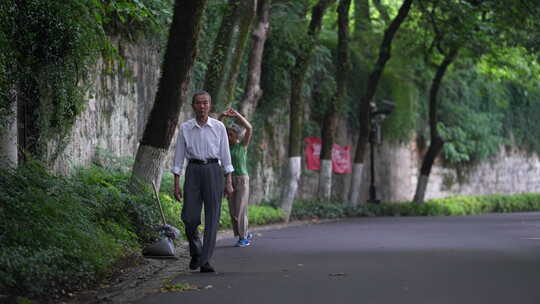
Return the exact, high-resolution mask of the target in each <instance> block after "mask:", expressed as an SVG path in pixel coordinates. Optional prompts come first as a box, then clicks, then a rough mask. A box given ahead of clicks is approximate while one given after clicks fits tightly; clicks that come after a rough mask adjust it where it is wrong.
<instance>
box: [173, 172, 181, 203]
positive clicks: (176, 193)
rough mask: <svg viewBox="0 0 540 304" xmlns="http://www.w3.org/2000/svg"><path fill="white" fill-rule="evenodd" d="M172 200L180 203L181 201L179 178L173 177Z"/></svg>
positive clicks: (177, 176)
mask: <svg viewBox="0 0 540 304" xmlns="http://www.w3.org/2000/svg"><path fill="white" fill-rule="evenodd" d="M173 191H174V198H175V199H176V200H177V201H179V202H181V201H182V191H180V176H179V175H176V174H175V175H174V190H173Z"/></svg>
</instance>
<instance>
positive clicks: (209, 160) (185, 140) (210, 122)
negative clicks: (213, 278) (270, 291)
mask: <svg viewBox="0 0 540 304" xmlns="http://www.w3.org/2000/svg"><path fill="white" fill-rule="evenodd" d="M211 106H212V103H211V97H210V94H209V93H207V92H205V91H199V92H196V93H195V94H194V95H193V100H192V103H191V107H192V108H193V111H194V112H195V119H191V120H188V121H186V122H184V123H182V124H181V125H180V129H179V130H178V138H177V140H176V150H175V154H174V164H173V168H172V170H171V171H172V173H173V174H174V197H175V198H176V200H178V201H181V200H182V192H181V191H180V185H179V183H180V174H181V172H182V169H183V165H184V160H187V167H186V173H185V179H184V197H183V199H184V205H183V207H182V221H183V222H184V225H185V228H186V237H187V239H188V241H189V254H190V256H191V261H190V263H189V268H190V269H191V270H196V269H198V268H200V271H201V272H215V270H214V268H213V266H212V265H211V264H210V259H211V258H212V253H213V251H214V247H215V244H216V236H217V229H218V225H219V217H220V211H221V199H222V196H223V191H224V190H225V192H226V194H227V195H232V193H233V186H232V177H231V173H232V172H233V171H234V169H233V166H232V164H231V154H230V151H229V143H228V137H227V131H226V129H225V126H224V125H223V123H222V122H220V121H219V120H216V119H214V118H212V117H209V116H208V114H209V113H210V109H211ZM224 175H225V183H224V180H223V179H224ZM203 206H204V239H203V242H201V239H200V237H199V233H198V229H197V228H198V227H199V225H200V224H201V211H202V207H203Z"/></svg>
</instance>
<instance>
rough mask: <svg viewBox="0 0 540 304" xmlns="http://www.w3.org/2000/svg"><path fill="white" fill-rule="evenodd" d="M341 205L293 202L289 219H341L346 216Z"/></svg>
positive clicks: (334, 203) (321, 202) (320, 202)
mask: <svg viewBox="0 0 540 304" xmlns="http://www.w3.org/2000/svg"><path fill="white" fill-rule="evenodd" d="M343 206H344V205H343V204H340V203H337V202H327V201H320V200H297V201H294V204H293V209H292V211H291V219H295V220H305V219H318V218H341V217H345V216H346V213H345V211H346V209H345V208H343Z"/></svg>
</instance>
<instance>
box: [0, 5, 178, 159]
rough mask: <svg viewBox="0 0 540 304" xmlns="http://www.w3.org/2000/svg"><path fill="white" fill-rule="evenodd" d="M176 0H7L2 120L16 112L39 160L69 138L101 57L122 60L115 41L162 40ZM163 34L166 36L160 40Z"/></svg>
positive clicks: (25, 142) (22, 139)
mask: <svg viewBox="0 0 540 304" xmlns="http://www.w3.org/2000/svg"><path fill="white" fill-rule="evenodd" d="M171 16H172V0H160V1H154V0H124V1H113V0H92V1H83V0H66V1H49V0H28V1H17V0H5V1H2V2H1V3H0V42H1V43H0V54H1V55H0V118H2V119H1V120H2V121H6V119H5V118H7V117H9V116H11V115H15V113H13V112H11V111H10V109H11V108H12V104H13V102H15V100H16V101H17V103H18V114H17V115H18V117H19V123H20V124H21V125H23V128H21V129H20V130H19V143H20V145H22V149H23V150H24V151H25V152H26V153H25V155H31V156H32V157H35V158H42V157H44V156H45V155H46V153H44V152H45V151H46V147H45V143H46V142H47V141H48V140H50V139H52V138H56V139H62V138H64V137H65V135H67V134H68V132H69V130H70V129H71V127H72V125H73V123H74V121H75V118H76V117H77V115H78V114H79V113H80V112H81V111H82V110H83V108H84V104H85V99H84V96H85V93H86V91H87V88H88V87H89V86H90V85H91V83H90V82H89V79H87V78H86V77H87V75H88V70H89V69H90V67H91V66H92V65H93V64H94V62H95V60H96V59H97V58H99V57H102V56H105V58H109V59H112V60H115V59H120V58H119V57H118V56H117V55H116V54H117V52H116V50H115V47H114V46H113V45H112V43H111V40H110V37H111V36H112V35H119V36H121V37H124V38H128V39H131V40H132V41H134V40H136V39H143V38H148V37H160V36H161V37H162V36H164V35H165V34H164V33H166V31H165V29H166V26H167V25H168V23H169V22H170V17H171ZM156 34H159V35H156Z"/></svg>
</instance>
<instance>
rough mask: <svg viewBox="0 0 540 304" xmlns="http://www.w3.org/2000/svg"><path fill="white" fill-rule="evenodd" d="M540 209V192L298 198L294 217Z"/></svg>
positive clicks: (460, 213) (405, 214)
mask: <svg viewBox="0 0 540 304" xmlns="http://www.w3.org/2000/svg"><path fill="white" fill-rule="evenodd" d="M527 211H540V194H537V193H526V194H515V195H502V194H493V195H483V196H453V197H447V198H442V199H432V200H429V201H427V202H426V203H425V204H421V205H419V204H416V203H412V202H410V203H382V204H378V205H374V204H362V205H358V206H347V205H345V204H342V203H340V202H330V201H295V203H294V205H293V210H292V213H291V217H292V218H294V219H297V220H304V219H313V218H326V219H331V218H343V217H359V216H360V217H363V216H450V215H472V214H484V213H495V212H496V213H504V212H527Z"/></svg>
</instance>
